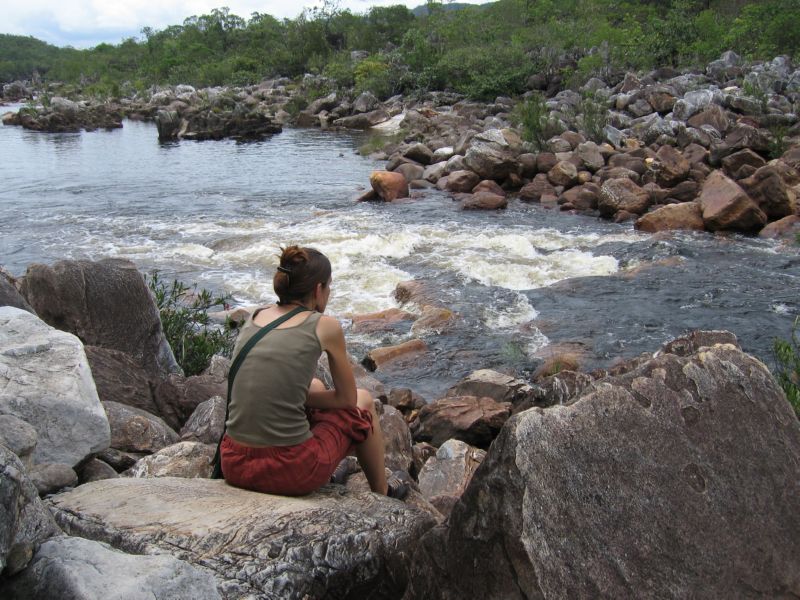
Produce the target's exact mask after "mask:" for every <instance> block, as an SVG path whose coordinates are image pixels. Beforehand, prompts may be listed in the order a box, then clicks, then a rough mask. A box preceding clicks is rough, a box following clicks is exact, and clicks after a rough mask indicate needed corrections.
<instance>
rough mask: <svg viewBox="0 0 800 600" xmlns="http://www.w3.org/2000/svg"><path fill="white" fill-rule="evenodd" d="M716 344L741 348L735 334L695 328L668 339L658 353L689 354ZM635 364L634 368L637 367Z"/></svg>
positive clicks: (621, 372) (622, 372)
mask: <svg viewBox="0 0 800 600" xmlns="http://www.w3.org/2000/svg"><path fill="white" fill-rule="evenodd" d="M717 344H730V345H731V346H734V347H736V348H737V349H739V350H741V347H740V346H739V340H737V339H736V335H734V334H733V333H731V332H730V331H720V330H700V329H696V330H694V331H690V332H689V333H688V334H686V335H683V336H681V337H678V338H675V339H674V340H670V341H669V342H667V343H666V344H664V345H663V346H662V347H661V350H659V353H661V354H674V355H675V356H691V355H692V354H694V353H695V352H698V351H699V350H700V348H705V347H711V346H715V345H717ZM638 366H639V365H637V366H636V367H634V368H638ZM626 372H628V371H620V373H619V374H624V373H626Z"/></svg>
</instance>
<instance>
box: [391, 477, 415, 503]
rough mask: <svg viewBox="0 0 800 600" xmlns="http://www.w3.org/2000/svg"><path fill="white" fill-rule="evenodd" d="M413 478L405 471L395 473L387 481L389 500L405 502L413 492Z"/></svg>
mask: <svg viewBox="0 0 800 600" xmlns="http://www.w3.org/2000/svg"><path fill="white" fill-rule="evenodd" d="M410 479H411V477H410V476H409V475H408V473H406V472H404V471H394V472H393V473H392V474H391V475H390V476H389V479H387V480H386V483H387V484H388V489H387V491H386V495H387V496H389V498H396V499H397V500H405V498H406V496H408V492H410V491H411V481H410Z"/></svg>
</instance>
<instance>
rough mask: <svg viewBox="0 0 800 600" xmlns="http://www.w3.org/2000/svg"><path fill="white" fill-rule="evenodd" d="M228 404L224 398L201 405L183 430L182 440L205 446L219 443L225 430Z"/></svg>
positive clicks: (212, 399)
mask: <svg viewBox="0 0 800 600" xmlns="http://www.w3.org/2000/svg"><path fill="white" fill-rule="evenodd" d="M226 404H227V403H226V402H225V399H224V398H223V397H222V396H214V397H213V398H209V399H208V400H206V401H205V402H202V403H200V404H199V405H198V406H197V408H196V409H195V411H194V412H193V413H192V416H191V417H189V420H188V421H186V424H185V425H184V426H183V428H182V429H181V440H183V441H184V442H202V443H204V444H216V443H217V442H219V439H220V438H221V437H222V432H223V431H224V430H225V409H226Z"/></svg>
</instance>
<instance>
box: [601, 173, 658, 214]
mask: <svg viewBox="0 0 800 600" xmlns="http://www.w3.org/2000/svg"><path fill="white" fill-rule="evenodd" d="M650 204H651V200H650V194H648V193H647V191H646V190H643V189H642V188H640V187H639V186H638V185H636V184H635V183H634V182H633V181H631V180H630V179H609V180H608V181H606V182H605V183H604V184H603V187H601V188H600V195H599V197H598V202H597V208H598V209H599V210H600V214H601V215H603V216H605V217H611V216H613V215H614V214H615V213H617V212H619V211H625V212H628V213H633V214H636V215H641V214H643V213H644V212H645V211H646V210H647V209H648V208H649V207H650Z"/></svg>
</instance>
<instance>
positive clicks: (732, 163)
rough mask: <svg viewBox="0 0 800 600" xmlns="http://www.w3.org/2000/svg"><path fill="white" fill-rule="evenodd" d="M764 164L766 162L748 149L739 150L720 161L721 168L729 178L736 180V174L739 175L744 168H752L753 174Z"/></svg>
mask: <svg viewBox="0 0 800 600" xmlns="http://www.w3.org/2000/svg"><path fill="white" fill-rule="evenodd" d="M766 164H767V161H765V160H764V159H763V158H761V157H760V156H759V155H758V154H756V153H755V152H753V151H752V150H750V148H745V149H744V150H739V151H738V152H734V153H733V154H730V155H728V156H726V157H725V158H723V159H722V168H723V169H724V170H725V173H726V174H727V175H728V176H729V177H733V178H734V179H738V178H737V177H736V174H737V173H739V172H740V171H741V169H742V167H744V166H750V167H753V172H755V171H756V170H757V169H760V168H761V167H763V166H764V165H766Z"/></svg>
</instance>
